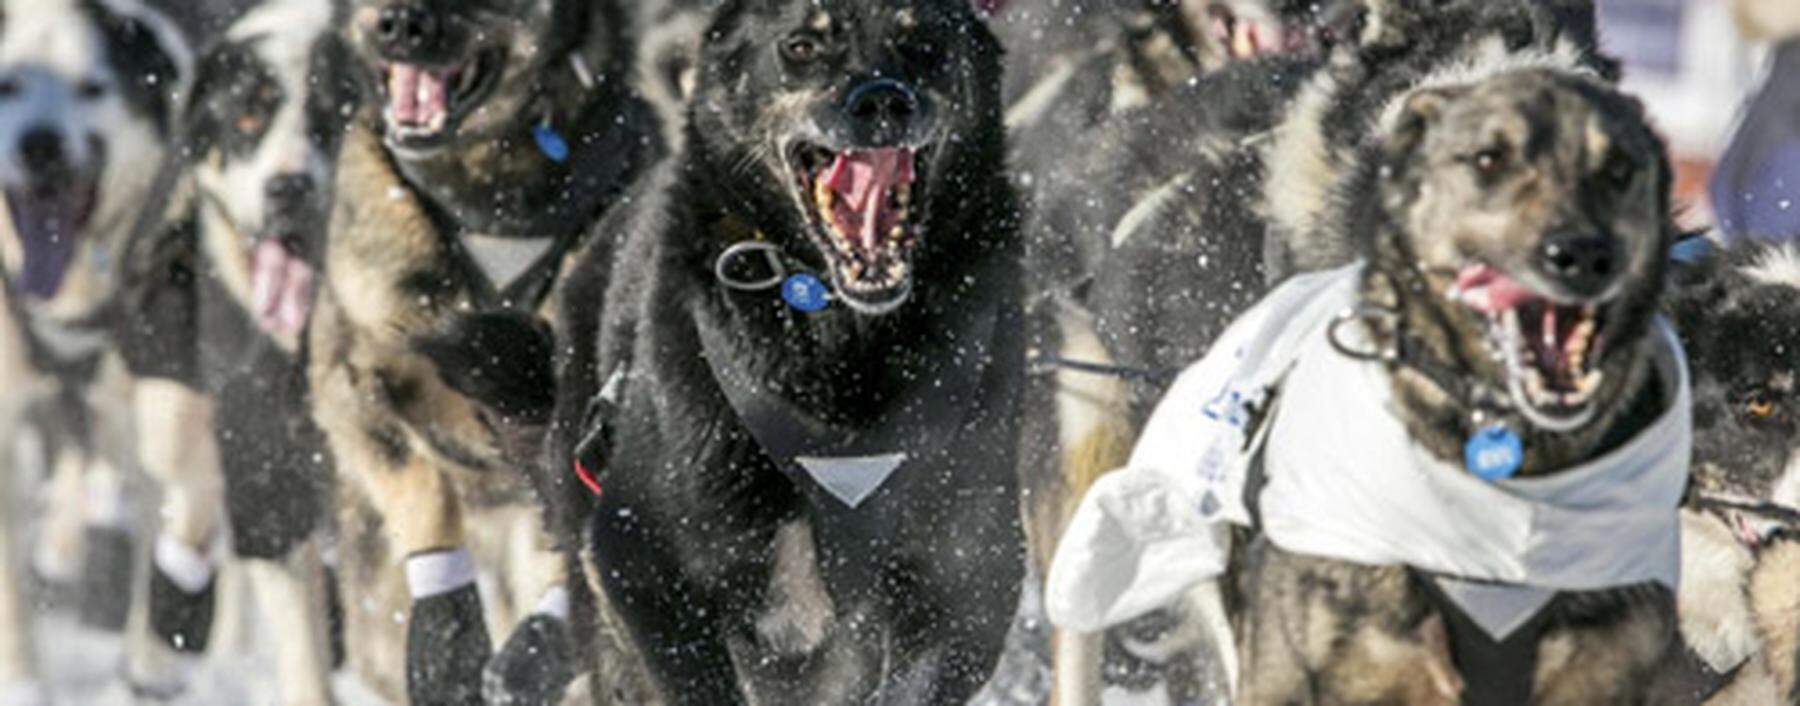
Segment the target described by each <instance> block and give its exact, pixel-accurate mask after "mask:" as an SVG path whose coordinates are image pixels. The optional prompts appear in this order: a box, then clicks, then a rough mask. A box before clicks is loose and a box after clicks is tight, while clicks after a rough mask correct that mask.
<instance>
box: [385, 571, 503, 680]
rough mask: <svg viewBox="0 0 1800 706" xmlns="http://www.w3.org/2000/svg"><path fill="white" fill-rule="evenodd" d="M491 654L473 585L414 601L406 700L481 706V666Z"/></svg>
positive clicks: (408, 648)
mask: <svg viewBox="0 0 1800 706" xmlns="http://www.w3.org/2000/svg"><path fill="white" fill-rule="evenodd" d="M492 653H493V647H492V645H491V643H489V642H488V634H487V626H486V625H484V624H483V623H482V617H481V593H480V591H478V590H476V588H475V584H473V583H470V584H465V585H463V586H462V587H461V588H457V589H454V590H451V591H448V592H445V593H439V594H437V595H433V596H428V597H425V598H419V599H416V600H414V601H413V604H412V620H411V621H410V622H409V623H408V624H407V633H406V694H407V698H408V699H409V700H410V701H411V702H412V703H413V704H414V706H481V703H482V701H481V674H482V667H483V666H484V665H486V664H487V662H488V657H489V656H490V655H491V654H492Z"/></svg>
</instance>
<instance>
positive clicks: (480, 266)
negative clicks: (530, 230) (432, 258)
mask: <svg viewBox="0 0 1800 706" xmlns="http://www.w3.org/2000/svg"><path fill="white" fill-rule="evenodd" d="M556 241H557V238H556V237H554V236H547V235H546V236H538V237H526V238H515V237H503V236H496V235H484V234H481V233H465V234H463V235H462V236H460V237H459V238H457V243H458V245H459V246H460V247H461V250H462V253H463V256H464V258H465V259H466V261H467V264H468V265H469V266H470V268H471V269H472V270H473V271H474V273H476V274H478V275H480V276H481V278H482V279H483V280H485V282H486V284H487V285H488V286H490V287H492V288H494V289H495V290H505V289H506V288H508V287H510V286H512V285H513V284H516V283H518V282H519V280H521V279H523V278H524V277H525V276H526V275H528V274H530V273H531V270H532V268H533V267H534V266H538V265H539V264H540V263H542V262H543V261H544V259H545V256H547V255H549V254H550V251H551V250H553V249H554V248H555V247H556Z"/></svg>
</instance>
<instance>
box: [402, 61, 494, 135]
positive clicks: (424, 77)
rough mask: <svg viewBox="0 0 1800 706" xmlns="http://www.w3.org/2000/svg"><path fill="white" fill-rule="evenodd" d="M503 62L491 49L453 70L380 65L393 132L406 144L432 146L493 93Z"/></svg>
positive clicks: (417, 66)
mask: <svg viewBox="0 0 1800 706" xmlns="http://www.w3.org/2000/svg"><path fill="white" fill-rule="evenodd" d="M499 63H500V57H499V52H498V51H497V50H488V51H482V52H477V53H476V54H475V58H473V59H470V60H468V61H464V62H462V63H460V64H456V65H454V66H449V67H442V68H434V67H429V66H424V65H420V64H413V63H407V62H402V61H396V62H392V63H389V64H387V65H386V66H384V67H382V85H383V86H384V87H385V93H386V97H387V107H386V109H385V110H384V111H383V117H384V118H385V120H386V122H387V126H388V132H389V134H390V135H391V136H392V137H393V138H395V139H397V140H398V141H401V142H406V143H424V142H430V141H432V140H435V139H438V138H441V137H443V136H444V135H446V134H448V133H449V132H450V131H451V130H452V129H453V128H454V127H455V125H456V123H457V121H459V120H461V119H462V118H463V116H465V115H467V114H468V113H469V111H470V110H472V109H474V108H475V107H476V106H478V105H480V104H481V101H482V99H483V98H484V97H485V96H486V95H487V93H488V92H489V91H490V90H492V89H493V86H494V85H495V83H496V81H497V77H498V73H499V72H497V71H496V70H495V67H497V66H498V65H499Z"/></svg>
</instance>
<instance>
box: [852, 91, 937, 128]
mask: <svg viewBox="0 0 1800 706" xmlns="http://www.w3.org/2000/svg"><path fill="white" fill-rule="evenodd" d="M844 110H845V111H846V112H848V113H849V114H850V118H851V120H853V121H855V122H856V123H857V124H858V125H859V126H860V127H861V128H862V129H864V130H872V131H875V132H878V133H887V132H892V131H898V130H903V129H905V128H906V127H907V126H908V124H909V123H910V122H911V121H912V118H913V116H914V115H915V114H917V113H918V112H919V96H918V94H917V93H915V92H914V91H913V89H912V87H911V86H908V85H906V84H904V83H901V82H899V81H895V80H893V79H891V78H882V79H876V80H874V81H869V82H867V83H864V84H862V85H859V86H857V87H856V88H854V89H852V90H851V91H850V95H849V96H848V97H846V98H845V99H844Z"/></svg>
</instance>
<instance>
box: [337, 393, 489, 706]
mask: <svg viewBox="0 0 1800 706" xmlns="http://www.w3.org/2000/svg"><path fill="white" fill-rule="evenodd" d="M346 416H348V415H346ZM321 419H323V418H321ZM369 438H370V437H369V436H367V435H358V436H354V437H348V438H346V437H344V436H341V435H337V434H333V435H332V436H331V439H332V442H333V443H332V448H333V451H334V453H336V454H337V459H338V460H339V462H340V463H341V464H342V466H341V467H342V468H343V469H344V470H345V471H346V472H348V473H349V474H352V475H354V476H355V478H356V480H357V481H358V482H359V484H360V485H361V486H362V487H363V489H364V491H365V493H366V495H367V497H368V500H369V502H370V504H371V505H373V506H375V508H376V512H377V513H378V514H380V516H381V518H382V521H383V522H384V523H386V525H387V529H388V533H389V536H390V539H391V541H392V542H393V544H394V547H395V548H396V550H397V551H398V552H399V553H400V554H401V555H403V556H405V557H406V560H405V570H406V579H407V588H408V590H409V592H410V593H411V595H412V610H411V614H410V616H409V618H408V623H407V637H406V689H407V697H408V699H409V700H410V701H411V702H412V703H413V704H420V705H423V704H430V705H432V706H439V705H452V704H454V705H461V704H470V705H475V704H480V703H481V670H482V667H483V666H484V665H485V664H486V663H487V661H488V659H489V657H490V656H491V655H492V653H493V646H492V644H491V643H490V642H489V639H488V633H487V625H486V623H485V622H484V620H483V612H482V605H481V593H480V591H479V590H478V589H477V588H476V584H475V580H476V570H475V563H474V558H473V557H472V556H471V555H470V554H469V551H468V550H467V549H465V548H464V536H463V517H462V508H461V506H460V504H459V501H458V499H457V496H456V491H455V489H454V488H453V487H452V485H451V483H450V479H449V478H447V477H446V476H445V474H444V471H443V469H440V468H438V467H436V466H435V465H434V464H432V463H431V462H430V461H429V460H428V459H426V458H425V457H424V456H422V455H420V454H419V453H418V452H417V451H415V450H413V449H411V448H410V447H408V446H406V445H404V444H401V445H395V446H389V447H385V448H381V449H375V448H370V446H369V445H367V444H362V443H355V442H357V441H363V440H368V439H369Z"/></svg>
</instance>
